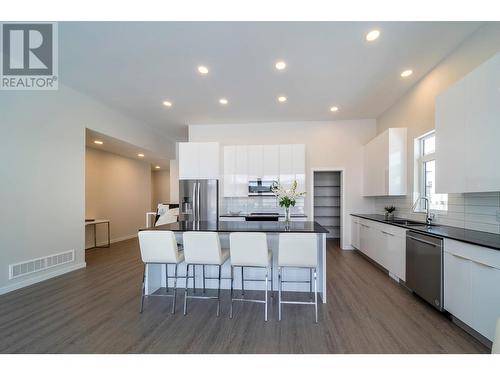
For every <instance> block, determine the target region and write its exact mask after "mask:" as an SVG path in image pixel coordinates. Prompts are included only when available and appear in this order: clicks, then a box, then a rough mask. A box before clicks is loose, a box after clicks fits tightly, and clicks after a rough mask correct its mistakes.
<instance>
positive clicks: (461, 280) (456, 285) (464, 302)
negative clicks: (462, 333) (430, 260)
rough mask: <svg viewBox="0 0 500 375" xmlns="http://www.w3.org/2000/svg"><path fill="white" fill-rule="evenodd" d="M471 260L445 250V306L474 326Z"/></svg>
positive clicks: (463, 320)
mask: <svg viewBox="0 0 500 375" xmlns="http://www.w3.org/2000/svg"><path fill="white" fill-rule="evenodd" d="M470 263H471V261H470V260H468V259H465V258H462V257H460V256H458V255H454V254H451V253H448V252H446V251H445V253H444V308H445V309H446V310H447V311H448V312H450V313H451V314H453V315H454V316H456V317H457V318H458V319H460V320H461V321H462V322H464V323H465V324H467V325H470V326H471V327H472V308H473V305H472V295H471V265H470Z"/></svg>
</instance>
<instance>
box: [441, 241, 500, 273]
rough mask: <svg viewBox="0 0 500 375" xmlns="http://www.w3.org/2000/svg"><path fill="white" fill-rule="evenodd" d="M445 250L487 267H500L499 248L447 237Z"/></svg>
mask: <svg viewBox="0 0 500 375" xmlns="http://www.w3.org/2000/svg"><path fill="white" fill-rule="evenodd" d="M444 251H445V252H447V253H450V254H453V255H456V256H459V257H462V258H465V259H470V260H472V261H474V262H476V263H480V264H483V265H484V266H487V267H493V268H496V269H500V251H498V250H493V249H489V248H487V247H482V246H477V245H472V244H468V243H465V242H459V241H455V240H450V239H447V238H445V239H444Z"/></svg>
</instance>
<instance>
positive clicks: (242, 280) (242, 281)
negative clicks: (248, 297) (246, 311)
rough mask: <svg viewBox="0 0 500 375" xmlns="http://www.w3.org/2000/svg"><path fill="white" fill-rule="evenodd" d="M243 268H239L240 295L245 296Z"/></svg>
mask: <svg viewBox="0 0 500 375" xmlns="http://www.w3.org/2000/svg"><path fill="white" fill-rule="evenodd" d="M243 268H244V267H243V266H242V267H241V295H242V296H244V295H245V276H244V275H243Z"/></svg>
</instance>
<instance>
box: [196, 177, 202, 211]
mask: <svg viewBox="0 0 500 375" xmlns="http://www.w3.org/2000/svg"><path fill="white" fill-rule="evenodd" d="M200 190H201V183H199V182H198V206H197V207H198V213H197V216H198V217H197V218H196V220H200V219H201V218H200V216H201V214H200V211H201V210H200V201H201V193H200Z"/></svg>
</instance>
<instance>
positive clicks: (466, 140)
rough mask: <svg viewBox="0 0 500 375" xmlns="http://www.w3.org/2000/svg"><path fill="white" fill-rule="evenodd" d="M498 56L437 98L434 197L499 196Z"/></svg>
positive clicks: (499, 99)
mask: <svg viewBox="0 0 500 375" xmlns="http://www.w3.org/2000/svg"><path fill="white" fill-rule="evenodd" d="M499 88H500V53H499V54H497V55H495V56H494V57H493V58H491V59H490V60H488V61H486V62H485V63H483V64H482V65H480V66H479V67H478V68H476V69H475V70H473V71H472V72H470V73H469V74H467V75H466V76H465V77H464V78H462V79H461V80H460V81H458V82H456V83H455V84H453V85H452V86H450V87H449V88H448V89H447V90H446V91H444V92H443V93H442V94H441V95H439V96H438V97H437V98H436V192H438V193H468V192H488V191H500V172H499V169H498V161H499V160H500V147H499V146H500V145H499V143H500V89H499Z"/></svg>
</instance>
